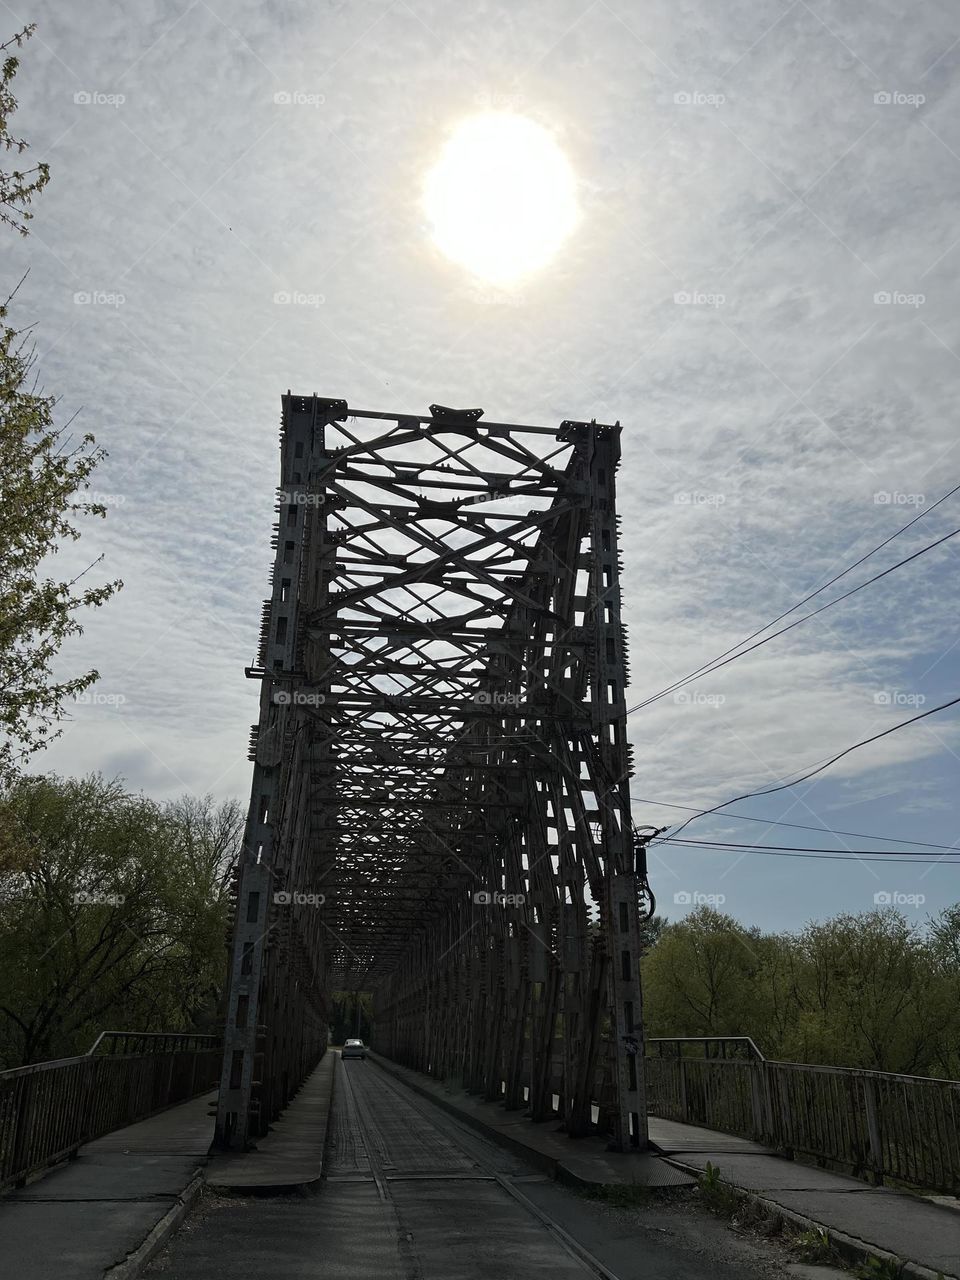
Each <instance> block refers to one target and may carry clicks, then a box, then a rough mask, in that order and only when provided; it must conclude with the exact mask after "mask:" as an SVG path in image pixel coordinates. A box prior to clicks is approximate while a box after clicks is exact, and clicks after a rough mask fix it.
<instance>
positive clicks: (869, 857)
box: [650, 839, 960, 867]
mask: <svg viewBox="0 0 960 1280" xmlns="http://www.w3.org/2000/svg"><path fill="white" fill-rule="evenodd" d="M663 843H667V844H676V845H678V846H680V847H681V848H686V847H687V846H691V847H690V852H691V853H710V852H711V848H712V847H711V846H709V845H708V846H707V847H703V846H702V845H699V844H698V843H697V841H695V840H672V839H671V840H668V841H657V842H656V843H655V844H652V845H651V846H650V848H651V849H656V848H657V847H658V846H659V845H660V844H663ZM717 852H725V853H743V854H766V855H767V856H768V857H771V858H821V859H823V860H824V861H826V862H883V863H887V864H888V865H889V864H890V863H907V864H909V865H911V866H915V867H916V866H932V867H941V866H943V867H960V861H956V862H953V861H951V860H950V859H948V858H943V857H941V858H925V857H924V856H923V854H914V855H912V856H911V857H909V858H898V857H896V856H895V855H896V850H895V849H894V850H891V853H892V854H893V855H894V856H892V857H887V856H884V855H882V854H879V853H876V852H874V853H872V854H870V853H868V854H862V855H861V854H854V853H852V852H849V853H844V854H840V853H806V852H800V851H799V850H796V849H794V850H790V851H788V850H783V849H771V848H768V847H767V846H766V845H750V844H748V845H731V846H730V847H729V848H723V849H717ZM958 852H960V850H958Z"/></svg>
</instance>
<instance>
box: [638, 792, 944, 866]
mask: <svg viewBox="0 0 960 1280" xmlns="http://www.w3.org/2000/svg"><path fill="white" fill-rule="evenodd" d="M630 799H631V800H636V802H637V803H638V804H655V805H658V806H659V807H660V808H661V809H683V810H684V811H685V812H686V813H695V814H700V813H701V812H702V810H700V809H694V808H692V807H691V806H690V805H688V804H668V803H667V802H666V800H651V799H650V798H649V797H648V796H635V795H631V797H630ZM732 803H733V802H732V801H731V804H732ZM720 816H721V817H722V818H732V819H734V820H735V821H736V822H761V823H763V824H764V826H767V827H793V828H794V829H795V830H797V831H819V832H821V833H822V834H823V835H827V836H852V837H853V839H855V840H879V841H880V842H881V843H882V844H912V845H916V846H917V847H918V848H924V849H946V850H947V851H948V852H951V853H953V852H956V853H960V848H958V847H957V846H956V845H952V844H935V843H934V842H933V841H932V840H898V839H896V837H894V836H875V835H870V834H868V833H867V832H864V831H841V830H840V829H839V828H837V827H812V826H810V825H809V824H808V823H805V822H783V821H781V820H780V819H778V818H751V817H748V816H747V815H746V814H745V813H723V814H721V815H720Z"/></svg>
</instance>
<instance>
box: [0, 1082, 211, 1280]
mask: <svg viewBox="0 0 960 1280" xmlns="http://www.w3.org/2000/svg"><path fill="white" fill-rule="evenodd" d="M215 1098H216V1093H215V1092H214V1093H210V1094H206V1095H205V1096H204V1097H201V1098H194V1099H193V1100H192V1101H190V1102H185V1103H183V1104H182V1105H180V1106H177V1107H171V1108H169V1110H167V1111H162V1112H160V1114H159V1115H155V1116H151V1117H150V1119H149V1120H142V1121H140V1123H139V1124H133V1125H128V1126H127V1127H126V1128H125V1129H117V1130H116V1131H115V1132H113V1133H110V1134H107V1136H106V1137H104V1138H98V1139H97V1141H96V1142H90V1143H88V1144H87V1145H86V1146H84V1147H81V1148H80V1152H79V1154H78V1155H77V1157H76V1159H74V1160H71V1161H70V1162H69V1163H67V1164H63V1165H60V1166H58V1167H56V1168H54V1169H52V1170H51V1171H50V1172H49V1173H47V1174H46V1175H45V1176H44V1177H42V1178H40V1179H39V1180H38V1181H36V1182H33V1183H31V1184H30V1185H29V1186H27V1187H24V1188H23V1189H22V1190H20V1191H12V1192H9V1193H8V1194H7V1195H5V1196H3V1197H2V1198H0V1275H2V1276H4V1277H7V1276H9V1277H10V1278H11V1280H65V1278H67V1277H69V1280H101V1277H102V1276H103V1274H104V1272H108V1271H110V1270H111V1269H112V1268H118V1267H119V1268H121V1269H120V1270H119V1271H117V1272H116V1275H117V1277H118V1278H119V1277H121V1276H123V1274H124V1267H125V1264H128V1260H131V1259H132V1258H133V1257H134V1255H136V1254H137V1251H138V1250H140V1249H141V1248H143V1247H144V1246H145V1245H147V1247H149V1245H148V1242H150V1241H151V1240H152V1239H156V1240H158V1241H159V1240H160V1239H162V1238H164V1237H165V1235H166V1234H168V1233H169V1232H170V1231H172V1230H173V1229H174V1228H175V1227H176V1225H177V1223H178V1222H179V1220H180V1218H181V1217H182V1216H183V1214H184V1213H185V1212H186V1208H187V1206H188V1205H189V1202H190V1200H191V1199H192V1197H193V1195H194V1194H195V1193H196V1191H198V1190H199V1188H200V1186H201V1178H200V1173H201V1170H202V1168H203V1165H204V1163H205V1161H206V1158H207V1151H208V1150H209V1148H210V1143H211V1140H212V1138H213V1128H214V1117H213V1113H212V1104H213V1102H214V1100H215Z"/></svg>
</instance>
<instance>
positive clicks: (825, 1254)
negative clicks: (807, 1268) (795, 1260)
mask: <svg viewBox="0 0 960 1280" xmlns="http://www.w3.org/2000/svg"><path fill="white" fill-rule="evenodd" d="M791 1243H792V1245H793V1247H794V1249H795V1251H796V1253H797V1255H798V1257H799V1258H800V1260H801V1261H802V1262H812V1263H817V1262H823V1263H827V1262H832V1261H833V1260H834V1258H835V1256H836V1255H835V1251H834V1248H833V1245H832V1244H831V1243H830V1236H829V1234H828V1233H827V1232H826V1231H824V1229H823V1227H811V1228H810V1230H809V1231H801V1232H799V1233H798V1234H797V1235H796V1236H794V1237H793V1239H792V1241H791Z"/></svg>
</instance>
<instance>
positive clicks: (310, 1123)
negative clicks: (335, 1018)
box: [204, 1049, 338, 1195]
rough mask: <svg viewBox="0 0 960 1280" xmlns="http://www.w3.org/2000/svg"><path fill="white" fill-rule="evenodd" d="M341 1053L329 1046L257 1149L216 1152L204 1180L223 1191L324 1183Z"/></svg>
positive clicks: (278, 1189) (279, 1189)
mask: <svg viewBox="0 0 960 1280" xmlns="http://www.w3.org/2000/svg"><path fill="white" fill-rule="evenodd" d="M337 1057H338V1055H337V1054H336V1053H334V1052H333V1051H332V1050H329V1049H328V1050H327V1052H326V1053H325V1054H324V1055H323V1057H322V1058H321V1059H320V1063H319V1065H318V1066H317V1067H315V1068H314V1070H313V1072H312V1073H311V1074H310V1075H309V1076H308V1077H307V1079H306V1081H305V1082H304V1084H303V1085H302V1087H301V1089H300V1091H299V1093H298V1094H297V1096H296V1097H295V1098H294V1100H293V1101H292V1102H291V1103H290V1105H289V1106H288V1107H287V1108H286V1110H285V1111H284V1112H283V1114H282V1115H281V1116H280V1117H279V1119H278V1120H276V1121H275V1122H274V1124H272V1125H271V1126H270V1132H269V1133H268V1134H267V1135H266V1137H264V1138H260V1139H258V1141H257V1143H256V1150H254V1151H225V1152H218V1153H217V1154H216V1155H214V1156H211V1158H210V1163H209V1164H208V1166H207V1168H206V1170H205V1172H204V1181H205V1182H207V1183H208V1184H209V1185H210V1186H212V1187H216V1188H217V1189H218V1190H223V1191H236V1192H239V1193H240V1194H247V1195H253V1194H256V1193H258V1192H271V1191H275V1192H283V1191H293V1190H296V1189H302V1188H306V1187H309V1186H312V1185H314V1184H315V1183H317V1182H319V1181H320V1177H321V1174H322V1173H323V1153H324V1147H325V1144H326V1138H327V1123H328V1121H329V1117H330V1104H331V1100H332V1097H333V1076H334V1068H335V1067H336V1065H337Z"/></svg>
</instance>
